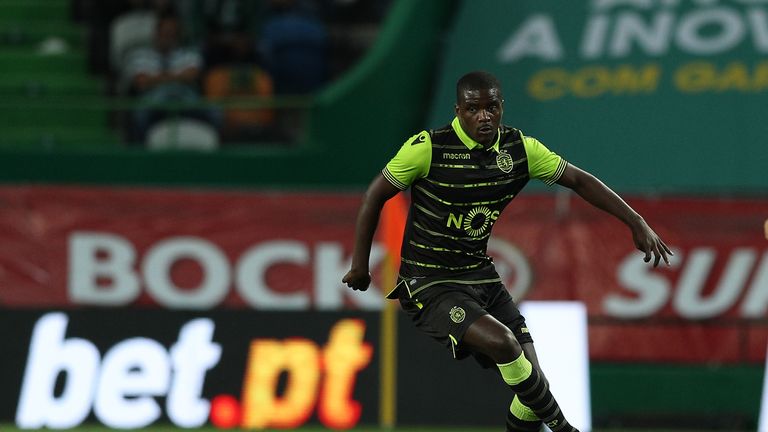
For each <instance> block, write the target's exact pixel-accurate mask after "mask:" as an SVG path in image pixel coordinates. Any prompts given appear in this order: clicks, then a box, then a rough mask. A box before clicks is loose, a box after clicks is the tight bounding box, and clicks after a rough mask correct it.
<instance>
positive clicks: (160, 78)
mask: <svg viewBox="0 0 768 432" xmlns="http://www.w3.org/2000/svg"><path fill="white" fill-rule="evenodd" d="M181 27H182V26H181V21H180V20H179V18H178V17H177V15H176V14H175V13H174V12H173V11H172V10H167V11H165V12H162V13H161V14H160V15H159V16H158V18H157V24H156V28H155V34H154V38H153V45H152V46H149V47H140V48H136V49H134V50H132V51H131V52H129V53H128V55H127V57H126V61H125V63H124V66H123V70H122V74H123V76H124V80H125V82H126V83H127V84H128V90H129V93H130V94H133V95H136V96H137V97H138V98H139V100H140V101H141V102H142V107H141V108H139V109H137V110H136V111H134V115H133V122H132V128H131V130H130V132H129V138H130V139H131V140H132V141H138V142H143V141H144V138H145V136H146V133H147V131H148V129H149V128H150V127H151V126H152V124H154V123H155V122H157V121H159V120H161V119H163V118H166V117H168V116H169V115H170V114H175V115H181V116H185V117H194V118H197V119H200V120H204V121H206V122H208V123H211V124H212V125H216V124H217V123H218V122H216V117H217V115H216V113H215V112H214V111H212V110H210V109H197V108H196V109H183V110H181V111H179V110H169V109H168V107H167V105H168V104H173V103H177V104H195V103H201V102H202V97H201V94H200V89H199V87H200V78H201V71H202V66H203V59H202V56H201V54H200V52H199V51H198V50H197V49H194V48H191V47H184V46H182V45H181V31H182V28H181ZM162 105H166V106H165V107H163V106H162Z"/></svg>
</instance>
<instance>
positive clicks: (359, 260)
mask: <svg viewBox="0 0 768 432" xmlns="http://www.w3.org/2000/svg"><path fill="white" fill-rule="evenodd" d="M431 160H432V140H431V138H430V135H429V132H427V131H421V132H420V133H418V134H416V135H414V136H412V137H411V138H409V139H408V141H406V142H405V143H404V144H403V146H402V147H401V148H400V151H398V152H397V155H395V157H393V158H392V160H390V161H389V163H388V164H387V166H386V167H385V168H384V169H383V170H381V174H379V175H378V176H376V178H374V179H373V181H372V182H371V184H370V185H369V186H368V190H367V191H366V192H365V195H364V196H363V203H362V205H361V206H360V210H359V211H358V213H357V222H356V225H355V249H354V251H353V252H352V267H351V268H350V270H349V271H348V272H347V274H346V275H344V278H343V279H342V280H341V281H342V282H343V283H345V284H347V286H348V287H350V288H352V289H353V290H361V291H365V290H366V289H368V285H369V284H370V283H371V273H370V270H369V268H368V260H369V257H370V255H371V245H372V244H373V234H374V233H375V232H376V226H377V225H378V224H379V215H380V214H381V209H382V207H384V203H386V202H387V200H389V199H390V198H392V197H393V196H395V195H397V193H398V192H400V191H402V190H405V189H407V188H408V187H409V186H410V185H411V184H412V183H413V182H414V181H416V180H418V179H420V178H422V177H424V176H426V175H427V173H428V172H429V165H430V162H431Z"/></svg>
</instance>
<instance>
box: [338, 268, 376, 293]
mask: <svg viewBox="0 0 768 432" xmlns="http://www.w3.org/2000/svg"><path fill="white" fill-rule="evenodd" d="M341 282H342V283H345V284H347V286H348V287H350V288H352V289H353V290H360V291H365V290H367V289H368V285H370V284H371V273H369V272H368V270H357V269H351V270H350V271H348V272H347V274H345V275H344V277H343V278H342V279H341Z"/></svg>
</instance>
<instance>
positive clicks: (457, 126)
mask: <svg viewBox="0 0 768 432" xmlns="http://www.w3.org/2000/svg"><path fill="white" fill-rule="evenodd" d="M451 127H452V128H453V131H454V132H456V135H458V137H459V139H460V140H461V142H463V143H464V145H465V146H467V148H468V149H470V150H474V149H475V148H479V149H482V148H483V145H482V144H480V143H479V142H477V141H475V140H473V139H472V138H470V136H469V135H467V133H466V132H464V129H462V128H461V123H459V118H458V117H454V118H453V121H452V122H451ZM500 139H501V131H500V130H497V131H496V142H495V143H493V146H491V148H492V149H493V150H495V151H496V153H498V152H499V140H500Z"/></svg>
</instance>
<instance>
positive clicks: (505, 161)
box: [496, 150, 513, 173]
mask: <svg viewBox="0 0 768 432" xmlns="http://www.w3.org/2000/svg"><path fill="white" fill-rule="evenodd" d="M496 165H498V167H499V169H500V170H502V171H504V172H505V173H508V172H510V171H512V165H513V162H512V156H510V155H509V153H507V151H506V150H501V151H500V152H499V154H498V155H496Z"/></svg>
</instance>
